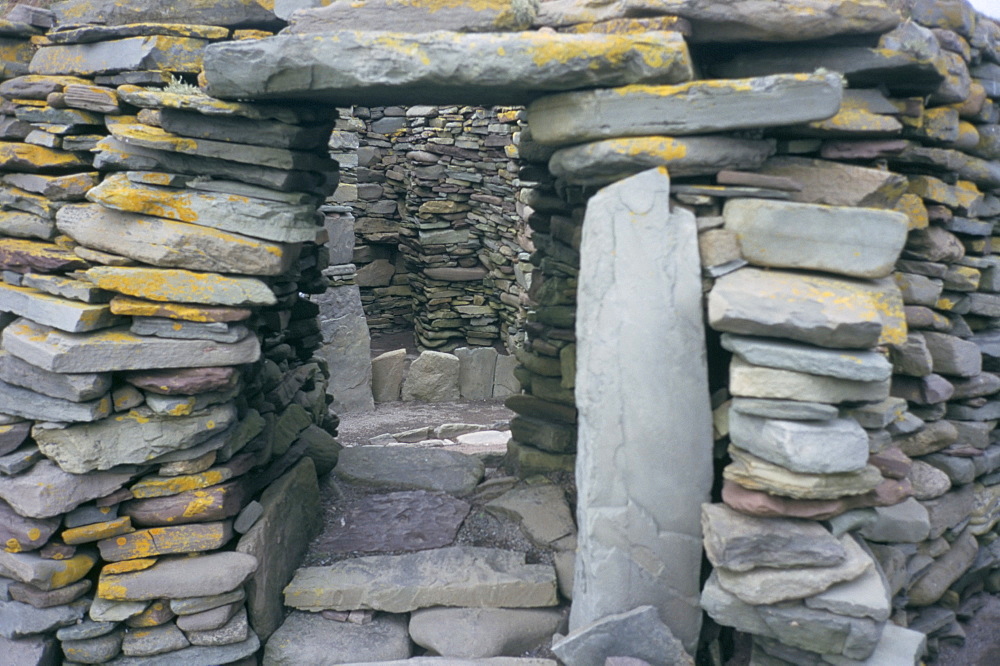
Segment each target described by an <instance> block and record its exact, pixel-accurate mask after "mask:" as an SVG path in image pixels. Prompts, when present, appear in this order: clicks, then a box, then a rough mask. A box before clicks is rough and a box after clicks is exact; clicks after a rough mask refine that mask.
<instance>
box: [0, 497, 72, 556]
mask: <svg viewBox="0 0 1000 666" xmlns="http://www.w3.org/2000/svg"><path fill="white" fill-rule="evenodd" d="M58 528H59V520H58V519H57V518H46V519H42V520H39V519H34V518H25V517H23V516H21V515H19V514H18V513H17V512H15V511H14V510H13V509H12V508H11V506H10V505H9V504H7V503H6V502H0V543H2V544H3V545H4V549H5V550H7V551H8V552H12V553H19V552H23V551H30V550H37V549H39V548H41V547H42V546H44V545H45V543H46V542H47V541H48V540H49V537H51V536H52V535H53V534H54V533H55V531H56V530H57V529H58Z"/></svg>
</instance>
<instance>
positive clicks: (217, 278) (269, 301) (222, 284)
mask: <svg viewBox="0 0 1000 666" xmlns="http://www.w3.org/2000/svg"><path fill="white" fill-rule="evenodd" d="M85 276H86V278H87V279H88V280H90V281H91V282H93V283H94V284H95V285H97V286H98V287H100V288H102V289H107V290H108V291H116V292H118V293H121V294H125V295H127V296H134V297H136V298H139V299H147V300H152V301H164V302H167V303H171V304H178V303H179V304H187V303H190V304H196V305H226V306H237V307H240V306H247V305H274V304H275V303H276V302H277V298H276V297H275V295H274V292H273V291H271V289H270V288H269V287H268V286H267V285H266V284H264V283H263V282H261V281H260V280H257V279H256V278H246V277H231V276H226V275H218V274H217V273H198V272H194V271H187V270H177V269H165V268H163V269H158V268H139V267H121V266H95V267H94V268H91V269H90V270H88V271H87V272H86V274H85ZM137 309H138V308H135V309H134V310H133V311H132V312H130V313H129V314H139V312H136V311H135V310H137ZM162 310H169V308H168V307H167V306H162ZM162 310H161V311H154V312H155V314H153V315H152V316H160V317H169V316H170V315H169V314H167V313H165V312H163V311H162ZM209 310H212V308H209ZM111 311H112V312H116V313H120V314H124V312H123V311H120V310H116V308H115V306H114V304H112V306H111ZM144 312H145V311H144ZM192 313H195V314H196V311H195V310H192ZM234 315H235V313H234ZM178 318H179V319H182V318H183V317H178ZM240 362H241V363H242V362H244V361H240ZM161 367H168V366H161Z"/></svg>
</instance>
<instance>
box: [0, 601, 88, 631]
mask: <svg viewBox="0 0 1000 666" xmlns="http://www.w3.org/2000/svg"><path fill="white" fill-rule="evenodd" d="M89 606H90V604H89V603H88V602H87V601H82V602H81V601H77V602H74V603H71V604H67V605H65V606H53V607H52V608H35V607H34V606H30V605H28V604H23V603H21V602H19V601H0V636H3V637H4V638H25V637H28V636H31V635H33V634H43V633H47V632H51V631H53V630H55V629H58V628H59V627H65V626H67V625H70V624H73V623H74V622H76V621H77V620H80V619H81V618H82V617H83V616H84V615H85V614H86V613H87V608H88V607H89Z"/></svg>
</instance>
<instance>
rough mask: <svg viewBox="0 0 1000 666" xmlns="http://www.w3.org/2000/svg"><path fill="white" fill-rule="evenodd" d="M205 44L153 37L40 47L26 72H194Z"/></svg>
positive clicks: (76, 73)
mask: <svg viewBox="0 0 1000 666" xmlns="http://www.w3.org/2000/svg"><path fill="white" fill-rule="evenodd" d="M207 44H208V42H207V41H206V40H204V39H194V38H191V37H171V36H166V35H156V36H149V37H125V38H122V39H112V40H107V41H103V42H96V43H94V44H66V45H54V46H44V47H42V48H40V49H39V50H38V51H36V52H35V55H34V57H33V58H32V59H31V64H30V66H29V69H30V71H31V73H32V74H47V75H52V74H55V75H59V74H73V75H76V76H92V75H94V74H115V73H118V72H125V71H141V70H158V69H165V70H168V71H172V72H188V73H194V72H197V71H198V70H199V68H200V67H201V61H202V51H204V49H205V46H206V45H207Z"/></svg>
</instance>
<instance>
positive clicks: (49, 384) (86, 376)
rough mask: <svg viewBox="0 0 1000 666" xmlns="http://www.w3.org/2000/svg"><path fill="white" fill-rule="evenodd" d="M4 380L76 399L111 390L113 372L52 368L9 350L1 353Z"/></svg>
mask: <svg viewBox="0 0 1000 666" xmlns="http://www.w3.org/2000/svg"><path fill="white" fill-rule="evenodd" d="M0 380H3V381H4V382H6V383H8V384H13V385H15V386H22V387H25V388H30V389H31V390H32V391H34V392H36V393H42V394H44V395H47V396H52V397H53V398H61V399H63V400H72V401H74V402H85V401H87V400H93V399H94V398H99V397H101V396H103V395H106V394H107V393H108V391H110V390H111V375H110V374H105V373H80V374H60V373H54V372H48V371H46V370H42V369H41V368H39V367H36V366H34V365H31V364H30V363H27V362H25V361H23V360H21V359H20V358H18V357H16V356H13V355H11V354H7V353H0ZM46 420H48V419H46Z"/></svg>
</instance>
